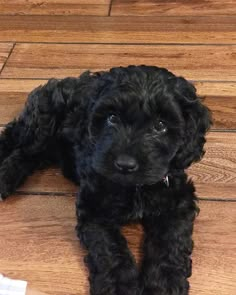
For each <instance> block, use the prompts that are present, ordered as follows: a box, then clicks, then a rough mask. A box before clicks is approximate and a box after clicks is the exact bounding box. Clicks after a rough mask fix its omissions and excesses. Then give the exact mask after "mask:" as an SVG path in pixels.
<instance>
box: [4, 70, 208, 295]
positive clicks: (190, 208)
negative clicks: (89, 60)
mask: <svg viewBox="0 0 236 295" xmlns="http://www.w3.org/2000/svg"><path fill="white" fill-rule="evenodd" d="M210 124H211V119H210V115H209V111H208V109H207V108H206V107H205V106H203V104H202V103H201V101H200V99H199V98H198V97H197V95H196V91H195V88H194V87H193V85H191V84H190V83H189V82H187V81H186V80H185V79H184V78H181V77H176V76H175V75H173V74H172V73H170V72H169V71H167V70H166V69H163V68H157V67H150V66H129V67H127V68H122V67H120V68H113V69H111V70H110V71H109V72H99V73H90V72H86V73H84V74H83V75H81V77H79V78H67V79H64V80H55V79H52V80H50V81H49V82H48V83H47V84H46V85H44V86H40V87H38V88H37V89H35V90H34V91H33V92H32V93H31V94H30V95H29V98H28V101H27V103H26V105H25V108H24V110H23V112H22V113H21V114H20V115H19V117H18V118H17V119H15V120H14V121H12V122H10V123H9V124H8V125H7V126H6V128H5V130H4V131H3V132H2V134H1V137H0V163H1V164H0V193H1V198H2V199H3V198H5V197H6V196H7V195H9V194H11V193H12V192H13V191H14V190H15V189H16V188H17V187H18V186H19V185H20V184H21V183H22V182H23V181H24V180H25V179H26V177H27V176H28V175H30V174H31V173H32V172H33V171H34V170H35V169H37V168H41V167H45V166H48V165H49V164H58V165H59V166H60V167H61V169H62V171H63V173H64V175H65V176H66V177H68V178H70V179H71V180H73V181H74V182H76V183H77V184H80V193H79V195H78V198H77V204H76V209H77V217H78V226H77V232H78V236H79V238H80V241H81V243H82V244H83V246H84V247H85V248H86V249H87V251H88V254H87V257H86V259H85V261H86V264H87V266H88V268H89V271H90V276H89V281H90V292H91V294H92V295H115V294H117V295H137V294H143V295H186V294H188V290H189V283H188V281H187V278H188V277H189V276H190V275H191V258H190V254H191V252H192V247H193V242H192V239H191V235H192V231H193V222H194V219H195V216H196V213H197V212H198V208H197V206H196V196H195V193H194V185H193V184H192V182H191V181H190V180H188V179H187V176H186V174H185V172H184V170H185V169H186V168H187V167H189V166H190V165H191V163H193V162H196V161H199V160H200V159H201V157H202V156H203V154H204V151H203V145H204V143H205V133H206V131H207V130H208V128H209V127H210ZM137 221H139V222H141V223H142V225H143V227H144V231H145V237H144V246H143V251H144V253H143V263H142V267H141V270H140V271H139V272H138V269H137V265H136V263H135V261H134V258H133V256H132V254H131V253H130V251H129V249H128V247H127V242H126V240H125V238H124V237H123V236H122V234H121V232H120V228H121V226H123V225H124V224H127V223H131V222H137Z"/></svg>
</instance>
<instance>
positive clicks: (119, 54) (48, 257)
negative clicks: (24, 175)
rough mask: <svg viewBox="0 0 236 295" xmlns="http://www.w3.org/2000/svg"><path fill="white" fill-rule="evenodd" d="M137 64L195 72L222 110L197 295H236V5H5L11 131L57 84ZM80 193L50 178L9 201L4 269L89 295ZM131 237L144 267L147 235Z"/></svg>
mask: <svg viewBox="0 0 236 295" xmlns="http://www.w3.org/2000/svg"><path fill="white" fill-rule="evenodd" d="M129 64H148V65H157V66H164V67H168V68H169V69H170V70H171V71H173V72H174V73H175V74H177V75H184V76H185V77H186V78H188V79H189V80H192V81H193V82H194V84H195V85H196V87H197V89H198V93H199V94H200V95H202V96H205V97H206V98H205V99H206V100H205V101H206V104H207V105H208V106H209V107H210V108H211V110H212V111H213V116H214V125H213V127H212V130H211V132H209V134H208V142H207V145H206V149H207V152H206V156H205V158H204V159H203V161H202V162H201V163H200V164H196V165H194V166H193V167H192V168H191V169H190V170H189V174H190V175H191V176H192V177H193V179H194V180H195V182H196V186H197V189H198V195H199V197H200V198H201V201H200V207H201V213H200V215H199V217H198V218H197V222H196V226H195V231H194V240H195V250H194V254H193V275H192V278H191V294H192V295H235V294H236V256H235V253H236V202H235V201H236V1H235V0H224V1H222V0H207V1H206V0H199V1H194V0H189V1H183V0H170V1H160V0H137V1H134V0H113V1H110V0H88V1H86V0H43V1H42V0H14V1H8V0H0V127H1V128H3V127H4V125H5V124H6V123H7V122H8V121H9V120H11V119H12V118H13V117H14V116H15V115H17V113H18V112H19V110H20V109H21V108H22V106H23V104H24V101H25V98H26V96H27V94H28V93H29V91H30V90H31V89H33V88H34V87H36V86H37V85H39V84H42V83H44V82H45V81H46V80H47V79H48V78H49V77H59V78H62V77H65V76H71V75H73V76H78V75H79V74H80V73H81V72H82V71H84V70H86V69H91V70H100V69H108V68H110V67H112V66H119V65H129ZM75 192H76V187H75V186H74V185H73V184H71V183H69V182H68V181H67V180H65V179H64V178H63V177H62V176H61V174H60V172H59V171H58V170H56V169H49V170H47V171H41V172H37V173H35V175H33V176H32V177H30V179H29V180H28V181H27V183H25V184H24V185H23V186H22V187H21V188H20V189H19V191H18V192H17V193H16V194H15V195H14V196H12V197H11V198H9V199H8V200H7V201H6V202H4V203H1V204H0V272H3V273H4V274H5V275H8V276H10V277H13V278H21V279H25V280H27V281H29V282H30V285H31V286H33V287H35V288H37V289H39V290H41V291H45V292H47V293H48V294H51V295H72V294H79V295H85V294H86V295H88V283H87V271H86V269H85V267H84V265H83V254H84V253H83V250H82V249H81V247H80V245H79V242H78V241H77V239H76V235H75V231H74V226H75V222H76V221H75V210H74V199H75ZM124 233H125V235H126V237H127V239H128V241H129V244H130V247H131V249H132V251H133V252H134V253H135V256H136V257H137V259H139V257H140V242H141V239H142V230H141V228H140V227H139V226H133V227H126V228H125V229H124ZM124 295H125V294H124Z"/></svg>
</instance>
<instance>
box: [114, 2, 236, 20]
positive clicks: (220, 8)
mask: <svg viewBox="0 0 236 295" xmlns="http://www.w3.org/2000/svg"><path fill="white" fill-rule="evenodd" d="M235 14H236V5H235V1H234V0H226V1H224V5H222V0H208V1H205V0H200V1H199V0H198V1H195V0H187V1H176V0H169V1H163V0H113V1H112V9H111V15H113V16H120V15H133V16H140V15H143V16H144V15H145V16H163V15H165V16H167V15H168V16H177V15H179V16H180V15H181V16H183V15H191V16H198V15H199V16H202V15H235Z"/></svg>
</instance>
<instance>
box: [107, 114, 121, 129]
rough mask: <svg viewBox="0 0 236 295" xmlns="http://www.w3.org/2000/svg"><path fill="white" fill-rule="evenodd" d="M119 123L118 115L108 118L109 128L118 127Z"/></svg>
mask: <svg viewBox="0 0 236 295" xmlns="http://www.w3.org/2000/svg"><path fill="white" fill-rule="evenodd" d="M117 123H119V117H118V116H116V115H113V114H112V115H110V116H109V117H108V118H107V124H108V125H109V126H114V125H116V124H117Z"/></svg>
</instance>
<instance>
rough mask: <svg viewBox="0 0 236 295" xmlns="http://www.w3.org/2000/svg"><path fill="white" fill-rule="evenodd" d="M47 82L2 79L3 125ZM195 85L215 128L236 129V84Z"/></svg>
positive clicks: (0, 113)
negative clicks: (202, 97) (210, 114)
mask: <svg viewBox="0 0 236 295" xmlns="http://www.w3.org/2000/svg"><path fill="white" fill-rule="evenodd" d="M46 81H47V80H14V79H9V80H8V79H0V125H4V124H6V123H8V122H9V121H10V120H12V119H13V118H14V117H15V116H17V115H18V114H19V112H20V111H21V110H22V108H23V105H24V103H25V101H26V99H27V96H28V94H29V92H30V91H32V90H33V89H34V88H35V87H37V86H39V85H43V84H45V83H46ZM211 84H212V85H211ZM195 85H196V87H197V90H198V93H199V95H200V96H204V97H205V99H204V103H205V104H206V105H207V106H208V107H209V108H210V110H211V111H212V115H213V119H214V125H213V129H220V130H225V129H227V130H236V83H208V82H206V83H204V82H200V83H199V82H196V83H195ZM225 94H227V95H228V96H225Z"/></svg>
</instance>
